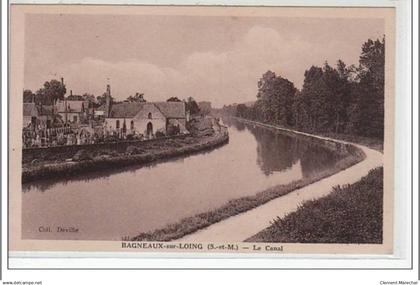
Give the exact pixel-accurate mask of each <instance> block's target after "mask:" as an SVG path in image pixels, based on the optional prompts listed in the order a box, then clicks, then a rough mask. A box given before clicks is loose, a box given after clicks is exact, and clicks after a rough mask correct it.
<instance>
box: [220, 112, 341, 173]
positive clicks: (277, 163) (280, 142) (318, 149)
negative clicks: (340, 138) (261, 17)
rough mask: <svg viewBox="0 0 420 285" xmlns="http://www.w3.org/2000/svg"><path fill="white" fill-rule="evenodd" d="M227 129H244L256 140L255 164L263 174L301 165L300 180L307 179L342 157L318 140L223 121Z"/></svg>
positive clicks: (228, 120)
mask: <svg viewBox="0 0 420 285" xmlns="http://www.w3.org/2000/svg"><path fill="white" fill-rule="evenodd" d="M224 123H225V124H226V125H227V126H229V127H230V128H236V129H238V130H241V131H243V130H248V131H249V132H250V133H251V134H253V135H254V136H255V139H256V141H257V149H256V151H257V154H258V158H257V164H258V165H259V166H260V168H261V170H262V171H263V172H264V173H265V174H266V175H271V174H273V172H281V171H284V170H286V169H288V168H291V167H292V166H293V165H294V164H296V163H297V162H298V161H300V163H301V168H302V175H303V177H310V176H313V175H314V174H316V173H319V172H321V171H324V170H327V169H329V168H331V167H333V166H334V165H335V163H336V162H337V161H338V160H340V159H341V158H342V157H341V155H340V154H338V152H335V151H332V150H331V149H328V148H327V147H326V146H325V145H323V143H322V142H321V141H319V140H311V139H307V138H305V137H304V136H299V135H294V134H291V133H288V132H284V131H280V130H276V131H273V130H272V129H268V128H264V127H259V126H255V125H252V124H248V123H244V122H241V121H238V120H236V119H233V118H232V119H230V118H225V119H224Z"/></svg>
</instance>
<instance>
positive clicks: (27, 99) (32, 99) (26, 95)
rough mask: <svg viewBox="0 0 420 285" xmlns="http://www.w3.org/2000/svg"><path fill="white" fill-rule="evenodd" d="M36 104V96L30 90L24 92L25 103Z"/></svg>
mask: <svg viewBox="0 0 420 285" xmlns="http://www.w3.org/2000/svg"><path fill="white" fill-rule="evenodd" d="M32 102H35V94H34V93H33V92H32V91H31V90H29V89H25V90H23V103H32Z"/></svg>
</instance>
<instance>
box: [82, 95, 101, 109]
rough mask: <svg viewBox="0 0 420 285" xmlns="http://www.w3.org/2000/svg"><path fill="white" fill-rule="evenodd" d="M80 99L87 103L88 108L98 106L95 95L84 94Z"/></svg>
mask: <svg viewBox="0 0 420 285" xmlns="http://www.w3.org/2000/svg"><path fill="white" fill-rule="evenodd" d="M82 98H83V100H84V101H88V102H89V107H97V106H98V101H97V100H96V98H95V95H93V94H89V93H84V94H83V95H82Z"/></svg>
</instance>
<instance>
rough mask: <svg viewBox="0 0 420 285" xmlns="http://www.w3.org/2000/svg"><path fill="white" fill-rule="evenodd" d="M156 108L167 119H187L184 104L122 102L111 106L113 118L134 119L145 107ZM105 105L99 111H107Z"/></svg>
mask: <svg viewBox="0 0 420 285" xmlns="http://www.w3.org/2000/svg"><path fill="white" fill-rule="evenodd" d="M148 105H149V106H150V105H153V106H155V107H156V108H157V109H158V110H159V111H160V112H161V113H162V115H163V116H165V117H166V118H185V105H184V103H183V102H153V103H152V102H122V103H117V104H113V105H112V106H111V111H110V117H111V118H132V117H134V116H136V115H137V114H138V113H139V112H140V111H142V109H143V108H144V107H145V106H148ZM103 106H104V105H102V106H100V107H99V108H98V109H97V110H105V107H103Z"/></svg>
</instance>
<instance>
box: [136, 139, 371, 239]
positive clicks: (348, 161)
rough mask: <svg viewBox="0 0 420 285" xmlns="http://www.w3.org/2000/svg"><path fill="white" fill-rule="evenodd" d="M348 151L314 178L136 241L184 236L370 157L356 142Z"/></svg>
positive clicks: (235, 202) (234, 202) (231, 203)
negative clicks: (332, 165)
mask: <svg viewBox="0 0 420 285" xmlns="http://www.w3.org/2000/svg"><path fill="white" fill-rule="evenodd" d="M346 150H347V153H346V155H345V156H343V158H342V159H341V160H340V161H339V162H337V163H336V165H335V167H333V168H331V169H329V170H327V171H324V172H320V173H317V175H316V176H314V177H307V178H304V179H301V180H299V181H295V182H292V183H289V184H285V185H279V186H275V187H272V188H269V189H267V190H265V191H262V192H259V193H257V194H255V195H252V196H247V197H242V198H239V199H234V200H231V201H228V202H227V203H226V204H224V205H222V206H221V207H219V208H216V209H213V210H210V211H206V212H203V213H200V214H197V215H195V216H192V217H188V218H185V219H183V220H181V221H180V222H178V223H174V224H170V225H167V226H166V227H164V228H161V229H157V230H155V231H151V232H146V233H140V234H139V235H137V236H136V237H134V238H133V240H136V241H138V240H148V241H170V240H174V239H178V238H181V237H183V236H185V235H188V234H191V233H193V232H195V231H197V230H200V229H203V228H205V227H207V226H209V225H211V224H214V223H217V222H220V221H222V220H224V219H227V218H229V217H231V216H234V215H237V214H240V213H243V212H246V211H249V210H251V209H253V208H255V207H258V206H260V205H262V204H265V203H267V202H268V201H270V200H272V199H275V198H278V197H280V196H283V195H285V194H287V193H290V192H291V191H294V190H296V189H299V188H302V187H305V186H307V185H309V184H312V183H314V182H316V181H319V180H321V179H323V178H326V177H328V176H331V175H333V174H335V173H337V172H340V171H341V170H344V169H346V168H348V167H350V166H352V165H354V164H356V163H358V162H360V161H362V160H363V159H364V158H365V157H366V155H365V154H364V152H363V151H361V150H360V149H358V148H356V147H354V146H352V145H347V146H346Z"/></svg>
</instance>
